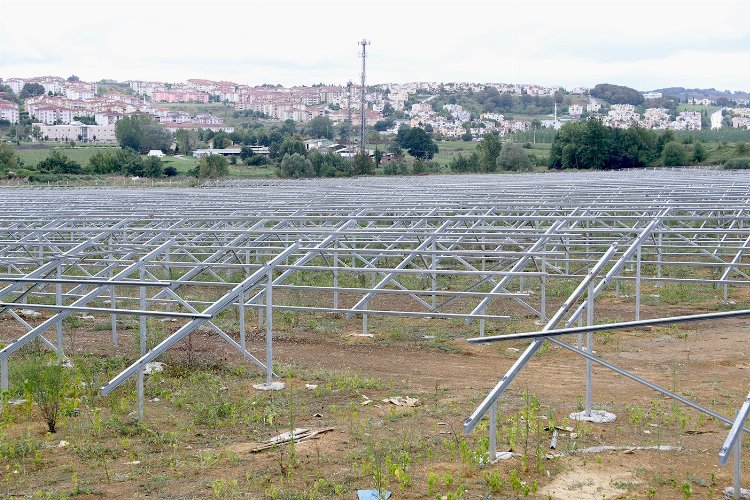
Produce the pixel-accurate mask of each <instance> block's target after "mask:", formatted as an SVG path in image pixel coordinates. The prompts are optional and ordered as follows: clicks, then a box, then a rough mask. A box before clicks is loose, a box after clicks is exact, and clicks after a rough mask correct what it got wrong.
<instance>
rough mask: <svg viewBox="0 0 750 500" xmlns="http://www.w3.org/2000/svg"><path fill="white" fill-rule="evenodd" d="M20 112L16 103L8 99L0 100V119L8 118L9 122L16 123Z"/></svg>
mask: <svg viewBox="0 0 750 500" xmlns="http://www.w3.org/2000/svg"><path fill="white" fill-rule="evenodd" d="M19 118H20V113H19V111H18V104H16V103H14V102H8V101H0V120H8V121H9V122H10V123H18V120H19Z"/></svg>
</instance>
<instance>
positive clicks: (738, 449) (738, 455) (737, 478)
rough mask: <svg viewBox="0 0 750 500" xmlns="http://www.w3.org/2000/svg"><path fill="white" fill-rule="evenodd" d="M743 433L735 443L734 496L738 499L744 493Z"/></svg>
mask: <svg viewBox="0 0 750 500" xmlns="http://www.w3.org/2000/svg"><path fill="white" fill-rule="evenodd" d="M741 476H742V433H740V438H739V439H738V440H737V444H735V445H734V488H733V490H734V491H733V492H732V493H733V495H734V498H736V499H738V498H740V496H741V495H742V484H741V483H742V481H741Z"/></svg>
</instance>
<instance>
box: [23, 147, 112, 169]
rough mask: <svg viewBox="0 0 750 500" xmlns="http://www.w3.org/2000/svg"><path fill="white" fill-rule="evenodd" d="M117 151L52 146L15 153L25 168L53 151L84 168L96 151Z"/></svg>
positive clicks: (108, 148)
mask: <svg viewBox="0 0 750 500" xmlns="http://www.w3.org/2000/svg"><path fill="white" fill-rule="evenodd" d="M118 149H120V148H119V147H117V146H76V147H62V146H53V147H50V148H49V149H17V150H16V153H17V154H18V156H19V158H21V160H23V162H24V163H25V164H26V166H35V165H36V164H37V163H39V162H40V161H42V160H44V159H45V158H47V157H48V156H49V155H50V153H52V151H53V150H57V151H60V152H61V153H63V154H64V155H65V156H67V157H68V158H70V159H71V160H73V161H76V162H78V163H80V164H81V165H82V166H86V165H88V163H89V160H90V159H91V157H92V156H94V155H95V154H96V153H97V151H117V150H118Z"/></svg>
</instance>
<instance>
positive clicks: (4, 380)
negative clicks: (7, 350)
mask: <svg viewBox="0 0 750 500" xmlns="http://www.w3.org/2000/svg"><path fill="white" fill-rule="evenodd" d="M7 390H8V358H0V391H7Z"/></svg>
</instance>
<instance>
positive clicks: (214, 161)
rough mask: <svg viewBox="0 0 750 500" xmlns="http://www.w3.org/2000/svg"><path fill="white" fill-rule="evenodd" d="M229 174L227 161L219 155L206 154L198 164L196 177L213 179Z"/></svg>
mask: <svg viewBox="0 0 750 500" xmlns="http://www.w3.org/2000/svg"><path fill="white" fill-rule="evenodd" d="M227 175H229V161H227V159H226V158H224V157H223V156H221V155H211V156H206V157H205V158H202V159H201V162H200V163H199V164H198V177H202V178H211V179H215V178H217V177H224V176H227Z"/></svg>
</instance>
